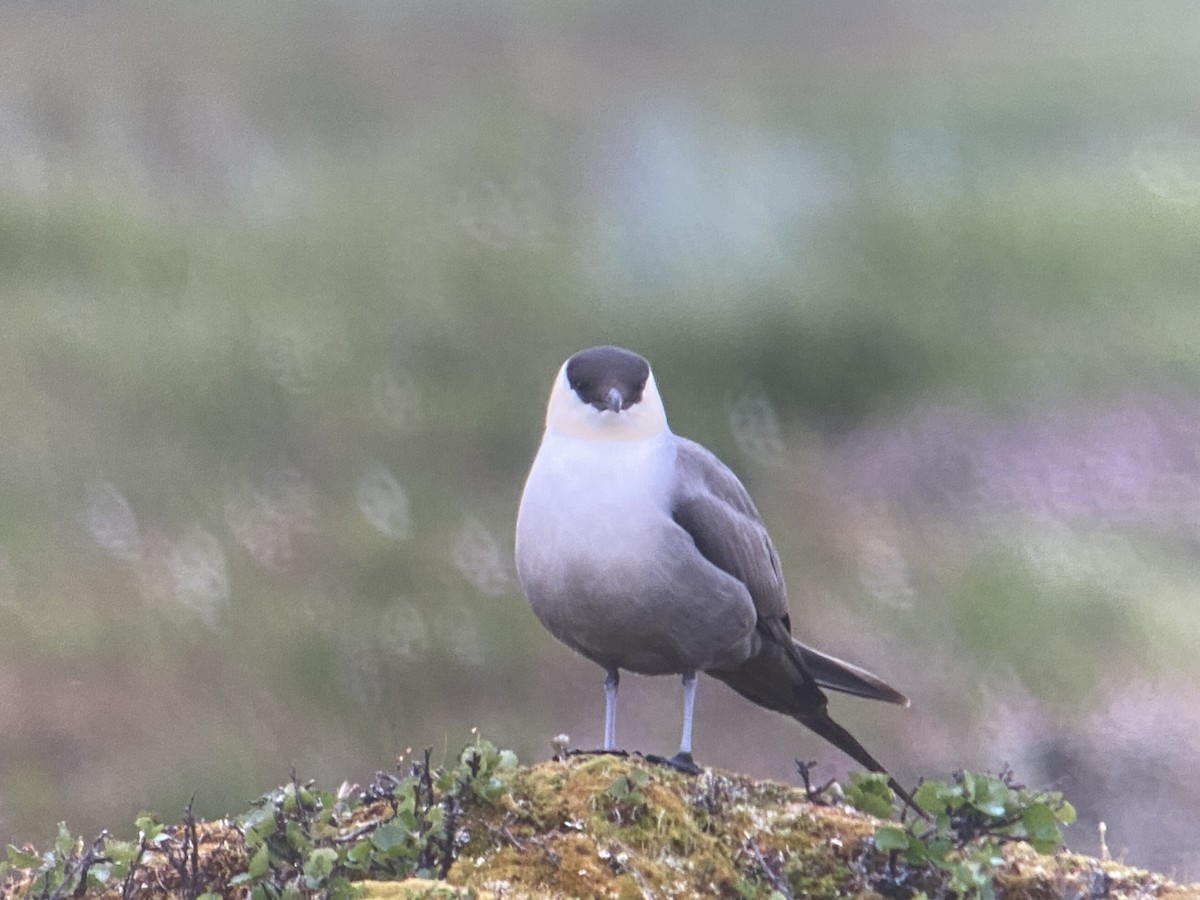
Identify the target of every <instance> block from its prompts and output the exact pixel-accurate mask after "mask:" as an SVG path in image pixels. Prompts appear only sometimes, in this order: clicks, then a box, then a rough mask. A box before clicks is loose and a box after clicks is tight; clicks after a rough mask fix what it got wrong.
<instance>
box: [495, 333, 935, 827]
mask: <svg viewBox="0 0 1200 900" xmlns="http://www.w3.org/2000/svg"><path fill="white" fill-rule="evenodd" d="M515 556H516V568H517V576H518V580H519V582H520V585H521V588H522V590H523V592H524V594H525V596H526V598H527V599H528V601H529V603H530V606H531V607H532V609H533V612H534V614H535V616H536V617H537V619H538V620H539V621H540V622H541V624H542V625H543V626H544V627H545V628H546V629H547V630H548V631H549V632H550V633H551V634H552V635H553V636H554V637H556V638H557V639H558V640H560V641H562V642H563V643H564V644H566V645H567V646H568V647H570V648H572V649H573V650H575V651H577V652H578V653H580V654H581V655H583V656H584V657H586V658H587V659H589V660H591V661H592V662H594V663H596V664H597V665H599V666H601V667H602V668H603V669H604V671H605V673H606V677H605V681H604V695H605V709H604V750H605V751H609V752H615V751H616V750H617V741H616V713H617V693H618V688H619V685H620V673H621V672H622V671H628V672H635V673H639V674H643V675H678V676H680V677H681V678H682V683H683V728H682V734H681V738H680V743H679V752H678V753H676V754H675V755H674V756H672V757H671V758H670V759H669V760H666V762H668V763H669V764H671V765H672V766H674V767H675V768H678V769H681V770H683V771H685V772H692V773H696V772H699V771H700V768H699V766H697V764H696V763H695V760H694V757H693V755H692V722H693V713H694V709H695V700H696V678H697V673H698V672H704V673H706V674H708V675H710V676H712V677H713V678H716V679H717V680H719V681H722V682H724V683H725V684H727V685H728V686H729V687H731V688H733V690H734V691H736V692H737V693H739V694H741V695H742V696H743V697H745V698H747V699H748V700H750V701H752V702H753V703H756V704H758V705H759V706H762V707H765V708H766V709H769V710H773V711H775V712H778V713H782V714H784V715H787V716H790V717H792V718H793V719H795V720H797V721H799V722H800V723H801V724H802V725H804V726H806V727H808V728H809V729H811V730H812V731H814V732H815V733H816V734H818V735H820V736H821V737H823V738H825V739H826V740H827V741H829V742H830V743H831V744H833V745H834V746H835V747H837V748H838V749H840V750H842V751H844V752H845V753H846V754H848V755H849V756H851V757H852V758H853V759H854V760H855V761H857V762H858V763H859V764H860V765H863V766H865V767H866V768H867V769H869V770H870V771H872V772H879V773H882V774H884V775H885V776H887V778H888V783H889V786H890V787H891V788H892V789H893V790H894V791H895V792H896V793H897V795H898V796H900V797H901V799H902V800H903V801H904V802H905V803H906V804H907V805H909V806H911V807H912V808H913V809H914V810H916V811H918V812H921V809H920V807H919V806H917V804H916V803H915V802H914V801H913V799H912V797H911V796H910V795H909V794H908V792H907V791H905V790H904V789H903V788H902V787H901V786H900V785H899V784H898V783H897V782H896V780H895V779H894V778H892V777H891V775H890V774H888V772H887V770H886V769H885V768H884V767H883V765H881V764H880V763H879V762H878V761H877V760H876V759H875V757H874V756H872V755H871V754H870V753H869V752H868V751H867V750H866V748H865V747H863V745H862V744H861V743H859V741H858V740H857V739H856V738H855V737H854V736H853V735H852V734H850V732H849V731H847V730H846V729H845V728H843V727H842V726H841V725H839V724H838V723H837V722H835V721H834V720H833V719H832V718H831V717H830V715H829V711H828V698H827V696H826V694H825V693H824V689H829V690H834V691H840V692H844V693H847V694H852V695H856V696H859V697H865V698H869V699H872V700H881V701H884V702H887V703H893V704H897V705H899V706H908V705H909V700H908V698H907V697H905V696H904V695H903V694H902V693H900V692H899V691H898V690H896V689H895V688H893V687H892V686H890V685H889V684H887V683H886V682H885V681H883V679H881V678H879V677H878V676H876V675H873V674H871V673H870V672H868V671H866V670H865V669H862V668H859V667H858V666H855V665H853V664H851V663H848V662H845V661H844V660H841V659H838V658H837V657H835V656H831V655H829V654H827V653H822V652H821V651H819V650H816V649H814V648H812V647H809V646H807V645H805V644H802V643H800V642H799V641H798V640H796V639H794V638H793V637H792V634H791V617H790V612H789V605H788V595H787V588H786V586H785V583H784V577H783V570H782V566H781V564H780V560H779V555H778V553H777V552H776V550H775V545H774V543H773V542H772V541H771V538H770V535H769V534H768V533H767V529H766V526H765V525H764V524H763V520H762V517H761V516H760V515H759V513H758V510H757V508H756V507H755V505H754V503H753V501H752V500H751V499H750V494H749V493H748V492H747V490H746V488H745V487H744V486H743V485H742V483H741V481H739V480H738V478H737V476H736V475H735V474H734V473H733V472H732V471H731V470H730V469H729V467H728V466H726V465H725V464H724V463H723V462H721V460H720V459H718V458H717V457H716V455H714V454H713V453H712V452H710V451H709V450H707V449H706V448H704V447H703V446H701V445H700V444H698V443H696V442H695V441H692V440H689V439H688V438H685V437H680V436H678V435H676V434H674V433H673V432H672V431H671V429H670V428H669V427H668V425H667V416H666V410H665V408H664V407H663V402H662V398H661V397H660V395H659V392H658V387H657V385H656V384H655V380H654V374H653V372H652V371H651V369H650V364H649V363H648V362H647V361H646V359H645V358H644V357H642V356H640V355H638V354H637V353H634V352H633V351H631V350H626V349H624V348H621V347H615V346H611V345H604V346H597V347H591V348H588V349H586V350H581V351H579V352H577V353H575V354H573V355H572V356H571V357H570V358H568V359H567V360H566V362H564V363H563V364H562V367H561V368H560V369H559V371H558V374H557V376H556V377H555V379H554V384H553V387H552V389H551V391H550V400H549V403H548V406H547V410H546V421H545V431H544V432H543V435H542V440H541V444H540V446H539V447H538V451H537V454H536V456H535V457H534V460H533V464H532V466H531V467H530V470H529V475H528V477H527V479H526V481H525V487H524V490H523V492H522V495H521V502H520V506H519V509H518V513H517V523H516V543H515Z"/></svg>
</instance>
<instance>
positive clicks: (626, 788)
mask: <svg viewBox="0 0 1200 900" xmlns="http://www.w3.org/2000/svg"><path fill="white" fill-rule="evenodd" d="M649 783H650V773H649V772H647V771H646V770H645V769H642V768H635V769H631V770H630V771H629V774H628V775H625V776H622V777H620V778H617V779H614V781H613V783H612V784H610V785H609V786H608V790H606V791H605V792H604V796H605V799H606V800H607V801H608V811H609V815H611V816H612V819H613V821H614V822H616V823H617V824H618V825H619V824H621V823H623V822H636V821H637V820H638V819H640V818H641V817H642V816H644V815H645V814H646V785H648V784H649Z"/></svg>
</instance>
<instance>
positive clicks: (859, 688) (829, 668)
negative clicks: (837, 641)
mask: <svg viewBox="0 0 1200 900" xmlns="http://www.w3.org/2000/svg"><path fill="white" fill-rule="evenodd" d="M792 643H793V644H794V645H795V647H796V650H797V651H799V654H800V659H801V660H802V661H803V665H804V669H805V670H806V671H807V672H808V674H809V675H811V676H812V678H813V680H814V681H816V683H817V684H819V685H820V686H821V687H823V688H828V689H829V690H831V691H841V692H842V693H843V694H853V695H854V696H856V697H866V698H867V699H868V700H882V701H883V702H885V703H895V704H897V705H899V706H908V705H909V700H908V698H907V697H905V696H904V695H903V694H902V693H900V692H899V691H898V690H896V689H895V688H894V687H892V686H891V685H890V684H888V683H887V682H885V681H884V680H883V679H882V678H879V677H878V676H876V675H872V674H871V673H870V672H868V671H867V670H866V669H860V668H859V667H858V666H856V665H852V664H851V663H848V662H846V661H845V660H843V659H838V658H837V657H836V656H830V655H829V654H828V653H822V652H821V651H820V650H814V649H813V648H812V647H806V646H804V645H803V644H802V643H800V642H799V641H797V640H793V641H792Z"/></svg>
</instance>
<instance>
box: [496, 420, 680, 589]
mask: <svg viewBox="0 0 1200 900" xmlns="http://www.w3.org/2000/svg"><path fill="white" fill-rule="evenodd" d="M674 462H675V444H674V439H673V436H672V435H671V434H670V432H665V433H664V434H662V435H661V436H659V437H655V438H651V439H647V440H641V441H593V440H586V439H579V438H574V437H565V436H562V435H556V434H550V433H548V434H547V435H546V436H545V437H544V439H543V441H542V446H541V448H540V449H539V451H538V455H537V458H536V459H535V460H534V463H533V467H532V469H531V470H530V472H529V478H528V480H527V481H526V483H525V492H524V494H523V496H522V498H521V508H520V512H519V513H518V515H517V569H518V572H519V573H520V574H521V577H522V581H523V582H524V581H526V580H527V578H528V579H530V580H532V579H535V578H536V579H537V580H538V581H543V582H544V581H545V580H546V579H547V578H553V577H555V574H556V573H559V574H561V573H562V572H563V571H564V570H565V569H568V568H576V567H579V566H589V567H590V566H593V565H594V566H596V567H597V568H599V569H601V570H605V569H613V568H627V565H626V566H622V565H621V563H622V562H625V563H626V564H627V563H628V561H629V560H630V559H645V558H647V551H652V549H653V547H652V545H648V542H653V541H654V540H656V538H657V537H659V536H661V534H662V526H663V521H664V519H665V518H669V508H670V493H671V478H672V473H673V470H674Z"/></svg>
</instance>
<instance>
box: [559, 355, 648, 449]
mask: <svg viewBox="0 0 1200 900" xmlns="http://www.w3.org/2000/svg"><path fill="white" fill-rule="evenodd" d="M546 430H547V431H552V432H555V433H558V434H563V435H567V436H570V437H582V438H592V439H599V440H617V441H636V440H643V439H645V438H650V437H655V436H657V435H660V434H662V433H663V432H665V431H666V430H667V414H666V411H665V410H664V409H663V405H662V399H661V398H660V397H659V396H658V388H657V387H656V386H655V384H654V373H653V372H651V371H650V364H649V363H648V362H646V360H645V359H643V358H642V357H640V356H638V355H637V354H636V353H633V352H631V351H629V350H623V349H621V348H620V347H608V346H605V347H591V348H589V349H587V350H580V351H579V352H578V353H576V354H575V355H574V356H572V357H571V358H570V359H568V360H567V361H566V362H565V363H563V366H562V368H561V369H560V370H559V372H558V377H557V378H556V379H555V381H554V389H553V390H552V391H551V392H550V406H549V408H548V409H547V410H546Z"/></svg>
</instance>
